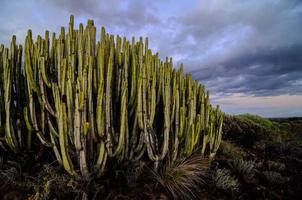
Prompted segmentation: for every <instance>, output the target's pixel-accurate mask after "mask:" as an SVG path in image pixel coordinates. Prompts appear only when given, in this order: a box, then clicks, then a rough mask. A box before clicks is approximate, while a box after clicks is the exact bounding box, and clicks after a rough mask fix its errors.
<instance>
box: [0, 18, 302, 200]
mask: <svg viewBox="0 0 302 200" xmlns="http://www.w3.org/2000/svg"><path fill="white" fill-rule="evenodd" d="M23 59H24V60H23ZM301 128H302V120H301V119H299V118H294V119H287V120H282V119H263V118H261V117H259V116H253V115H250V114H244V115H240V116H230V115H227V114H223V113H222V112H221V111H220V110H219V107H216V108H213V107H212V105H211V104H210V101H209V91H206V90H205V88H204V86H203V85H201V84H199V83H198V82H197V81H194V80H193V79H192V77H191V75H189V74H186V75H185V74H184V73H183V67H182V66H181V67H180V68H179V69H174V68H173V62H172V59H168V58H166V60H165V61H162V60H161V59H160V58H159V55H158V54H153V53H152V51H151V50H150V49H149V48H148V38H146V39H145V42H143V39H142V38H140V39H139V41H135V39H134V38H133V39H132V41H131V42H129V41H127V39H126V38H121V37H120V36H117V37H116V38H114V36H113V35H109V34H108V33H106V31H105V29H104V28H102V30H101V37H100V40H99V41H97V39H96V27H95V26H94V23H93V21H92V20H89V21H88V23H87V26H86V27H85V28H84V27H83V25H82V24H80V25H79V28H78V30H76V29H75V28H74V19H73V16H71V18H70V24H69V28H68V31H67V33H65V29H64V28H62V29H61V33H60V34H59V36H58V37H57V36H56V34H53V35H52V38H51V39H50V38H49V32H48V31H46V32H45V36H44V37H42V36H38V37H37V39H36V40H35V41H34V40H33V38H32V33H31V31H30V30H29V31H28V35H27V37H26V42H25V48H24V55H23V47H22V46H21V45H19V46H18V45H17V44H16V37H15V36H13V38H12V42H11V46H10V48H9V49H8V48H5V47H4V46H3V45H1V47H0V146H1V148H0V194H3V196H2V197H3V199H280V198H282V199H283V198H285V199H298V198H299V196H298V194H299V191H300V190H301V188H302V185H301V183H302V174H301V168H302V140H301V139H302V135H301V132H300V131H301ZM222 133H223V134H222ZM222 139H223V140H222ZM220 143H221V145H220ZM219 146H220V148H219ZM66 172H67V173H66Z"/></svg>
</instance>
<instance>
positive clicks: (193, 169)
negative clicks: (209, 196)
mask: <svg viewBox="0 0 302 200" xmlns="http://www.w3.org/2000/svg"><path fill="white" fill-rule="evenodd" d="M208 168H209V161H208V160H205V159H203V158H202V157H201V156H196V155H194V156H191V157H190V158H187V159H185V160H177V161H176V162H174V163H167V164H166V165H165V166H164V167H163V168H162V170H160V171H159V172H156V171H154V170H151V171H150V172H151V178H152V179H153V180H155V182H156V183H159V184H160V186H161V187H163V188H164V189H166V190H167V191H168V192H169V193H170V194H171V195H172V196H173V197H174V198H179V199H192V198H196V197H197V193H196V191H197V188H198V187H199V186H201V184H204V183H205V182H206V176H207V174H208Z"/></svg>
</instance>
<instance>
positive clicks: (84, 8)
mask: <svg viewBox="0 0 302 200" xmlns="http://www.w3.org/2000/svg"><path fill="white" fill-rule="evenodd" d="M70 14H73V15H75V20H76V24H77V25H78V24H79V23H80V22H82V23H86V21H87V19H89V18H91V19H94V21H95V24H96V25H97V27H98V28H99V29H98V30H100V27H101V26H105V27H106V28H107V31H109V32H110V33H114V34H120V35H123V36H127V37H128V38H130V37H131V36H135V37H136V38H138V37H139V36H143V37H146V36H148V37H149V40H150V46H151V48H152V50H153V51H158V52H159V53H160V55H161V56H162V58H164V57H166V56H172V57H173V59H174V62H175V66H178V65H179V64H180V63H184V66H185V71H186V72H190V73H192V74H193V77H194V78H195V79H197V80H199V81H200V82H201V83H202V84H204V85H206V87H207V88H209V89H210V90H211V95H212V98H211V99H212V102H213V103H215V104H220V105H221V106H222V109H223V110H224V111H225V112H227V113H231V114H239V113H247V112H249V113H253V114H258V115H261V116H264V117H288V116H302V1H300V0H258V1H257V0H244V1H242V0H208V1H205V0H199V1H198V0H183V1H180V0H150V1H148V0H134V1H132V0H127V1H126V0H120V1H118V0H111V1H108V0H85V1H84V0H83V1H75V0H51V1H49V0H39V1H33V0H24V1H22V0H0V43H4V44H8V43H9V40H10V37H11V35H13V34H14V35H16V36H17V41H18V42H19V43H23V42H24V36H25V34H26V31H27V29H29V28H30V29H32V30H33V32H34V33H36V35H37V34H43V33H44V31H45V30H46V29H47V30H49V31H51V32H59V30H60V27H61V26H66V25H68V20H69V15H70Z"/></svg>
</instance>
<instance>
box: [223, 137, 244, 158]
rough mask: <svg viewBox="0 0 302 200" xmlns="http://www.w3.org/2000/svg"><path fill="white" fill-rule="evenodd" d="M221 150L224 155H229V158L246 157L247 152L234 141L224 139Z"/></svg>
mask: <svg viewBox="0 0 302 200" xmlns="http://www.w3.org/2000/svg"><path fill="white" fill-rule="evenodd" d="M219 151H220V152H221V154H222V155H224V156H226V157H228V158H244V157H246V153H245V152H244V150H243V149H242V148H240V147H238V146H237V145H235V144H234V143H231V142H229V141H222V142H221V145H220V148H219Z"/></svg>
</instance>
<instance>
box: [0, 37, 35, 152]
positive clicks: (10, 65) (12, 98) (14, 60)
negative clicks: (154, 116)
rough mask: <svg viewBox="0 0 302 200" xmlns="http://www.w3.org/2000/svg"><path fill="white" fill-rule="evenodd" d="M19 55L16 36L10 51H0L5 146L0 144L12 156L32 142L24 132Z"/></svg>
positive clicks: (0, 106) (0, 101)
mask: <svg viewBox="0 0 302 200" xmlns="http://www.w3.org/2000/svg"><path fill="white" fill-rule="evenodd" d="M22 51H23V49H22V46H21V45H19V46H18V45H17V44H16V36H13V37H12V41H11V45H10V49H8V48H5V47H4V45H1V47H0V136H1V137H2V136H4V138H5V141H6V142H5V144H4V143H3V141H0V144H1V146H2V147H3V148H4V149H7V147H8V148H9V149H10V150H12V151H13V152H15V153H17V152H20V150H21V149H24V148H25V147H26V144H28V146H27V147H28V148H30V143H27V142H26V141H27V140H28V141H30V140H31V136H30V134H28V135H27V134H26V132H24V131H23V130H24V129H23V126H24V124H25V121H24V118H23V107H24V105H25V102H24V97H25V94H24V93H23V91H24V90H23V85H24V81H25V78H24V75H23V73H22ZM26 135H27V136H26ZM26 137H27V139H26Z"/></svg>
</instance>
